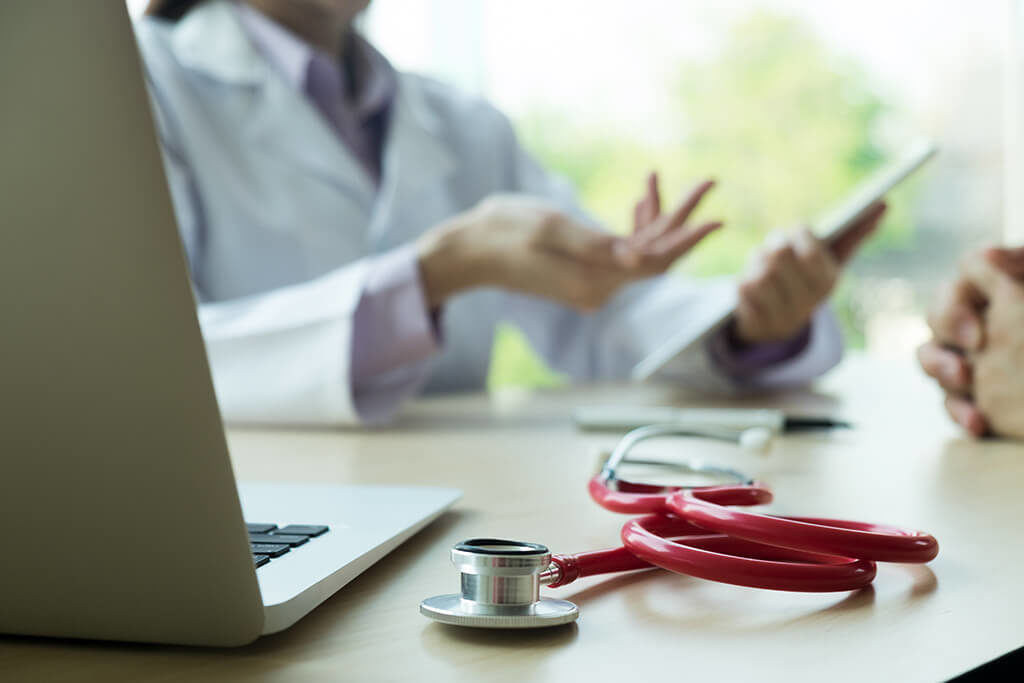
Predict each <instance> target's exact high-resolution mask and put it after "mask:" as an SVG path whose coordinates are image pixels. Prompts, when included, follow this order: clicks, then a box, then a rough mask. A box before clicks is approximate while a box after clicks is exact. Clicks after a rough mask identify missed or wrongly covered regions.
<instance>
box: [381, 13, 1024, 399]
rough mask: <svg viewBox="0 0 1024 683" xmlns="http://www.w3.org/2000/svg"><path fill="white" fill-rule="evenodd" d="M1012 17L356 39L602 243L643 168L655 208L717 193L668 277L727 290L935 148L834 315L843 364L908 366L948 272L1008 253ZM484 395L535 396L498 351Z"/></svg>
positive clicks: (864, 16)
mask: <svg viewBox="0 0 1024 683" xmlns="http://www.w3.org/2000/svg"><path fill="white" fill-rule="evenodd" d="M1014 5H1016V0H1015V3H1014ZM1010 7H1011V5H1010V4H1008V3H973V4H964V3H958V2H954V1H953V0H943V1H941V2H935V1H930V0H904V1H902V2H898V3H893V2H887V1H886V2H883V1H881V0H866V1H864V2H859V3H822V2H816V1H815V0H764V1H763V2H760V3H755V2H747V1H743V0H734V1H732V2H724V3H723V2H711V1H710V0H703V1H697V0H687V1H678V0H671V1H670V0H633V1H632V2H630V3H593V2H587V0H556V1H552V0H547V1H542V0H520V1H519V2H515V3H509V2H501V1H500V0H375V2H374V3H373V5H372V6H371V9H370V12H369V16H368V17H367V31H368V33H369V35H370V36H371V39H372V40H373V41H374V42H375V43H376V44H377V45H378V46H379V47H380V48H381V49H382V51H384V52H385V54H387V55H388V56H389V57H390V58H391V59H392V60H393V61H394V62H395V63H396V64H397V65H398V66H399V67H400V68H404V69H409V70H414V71H419V72H426V73H429V74H432V75H435V76H437V77H438V78H441V79H443V80H446V81H449V82H453V83H455V84H457V85H459V86H461V87H463V88H467V89H469V90H473V91H476V92H479V93H481V94H482V95H484V96H486V97H488V98H489V99H490V100H492V101H493V102H494V103H495V104H496V105H497V106H498V107H499V108H501V109H502V110H503V111H505V112H506V113H507V114H508V115H509V116H511V117H512V119H513V120H514V121H515V123H516V124H517V127H518V130H519V132H520V135H521V137H522V139H523V141H524V143H525V144H526V146H527V147H528V148H529V149H530V150H531V151H532V152H533V153H534V154H536V155H537V156H538V157H539V158H540V159H541V160H542V161H543V162H544V163H545V164H546V165H548V166H549V167H550V168H552V169H554V170H557V171H559V172H561V173H563V174H565V175H567V176H568V177H569V178H571V179H572V180H573V181H574V182H575V183H576V185H577V187H578V188H579V192H580V195H581V197H582V200H583V202H584V204H585V205H586V206H587V207H588V209H589V210H590V211H592V212H593V213H594V214H595V215H596V216H597V217H599V218H600V219H602V220H603V221H604V222H606V223H607V224H608V225H609V226H612V227H613V228H614V229H625V227H626V226H627V224H628V221H629V211H630V210H631V207H632V204H633V201H634V200H635V198H636V197H637V196H638V195H639V193H640V191H641V187H642V179H643V176H644V174H645V172H646V171H647V170H648V169H652V168H653V169H658V170H659V171H660V172H661V173H662V176H663V189H664V190H665V191H667V193H677V192H680V191H681V190H682V188H684V187H685V186H686V184H687V183H689V182H692V181H693V180H694V179H697V178H701V177H705V176H713V177H715V178H717V179H719V183H720V184H719V187H718V188H717V189H716V191H715V194H714V197H713V198H712V199H711V200H710V201H708V202H707V205H706V207H704V209H703V212H704V214H705V215H708V216H722V217H724V218H725V219H726V221H727V225H726V228H725V229H724V230H723V231H722V232H721V233H719V234H718V235H716V236H714V237H713V238H712V239H711V240H709V241H708V243H707V244H704V245H701V246H700V247H699V248H698V249H697V250H696V251H695V252H693V253H692V255H691V256H690V257H688V258H687V259H686V262H685V263H684V264H683V265H682V266H681V268H682V270H684V271H686V272H688V273H690V274H694V275H700V276H709V275H717V274H732V273H736V272H738V271H739V270H740V269H741V268H742V267H743V264H744V262H745V261H746V259H747V257H748V255H749V252H750V251H751V250H752V249H754V248H756V246H757V245H758V244H759V243H760V242H761V240H762V239H763V238H764V236H765V235H766V233H767V232H769V231H770V230H771V229H773V228H778V227H787V226H792V225H794V224H796V223H799V222H802V221H809V220H812V219H813V217H814V216H816V215H818V214H819V213H821V212H822V211H823V210H825V209H826V208H828V206H829V205H830V204H831V203H832V202H835V201H836V200H838V199H840V198H841V197H842V195H843V193H844V192H845V191H847V190H848V189H850V188H851V187H852V186H853V185H855V184H856V183H857V181H858V180H860V179H861V178H863V177H864V176H866V175H867V174H869V173H870V172H871V171H872V170H873V169H874V168H875V167H877V166H879V165H880V164H882V163H884V161H885V159H886V158H887V157H888V156H890V155H893V154H895V153H897V152H898V151H899V150H900V148H901V146H902V145H903V144H905V143H906V142H907V141H909V140H910V139H912V138H914V137H916V136H919V135H928V136H930V137H932V138H934V139H935V140H936V141H937V142H938V143H939V145H940V146H941V148H942V153H941V155H940V156H939V157H938V158H937V159H936V160H935V161H934V162H932V164H931V166H930V168H928V169H927V170H926V171H924V172H922V173H921V174H920V175H919V176H917V177H916V178H914V179H913V181H912V182H909V183H907V184H906V185H905V186H903V187H901V188H900V189H899V190H898V191H896V192H894V193H893V195H892V197H891V209H890V213H889V217H888V219H887V220H886V223H885V225H884V228H883V230H882V231H881V232H880V233H879V234H878V235H877V236H875V237H874V238H873V240H872V242H871V243H870V245H869V246H868V247H867V248H866V249H865V250H864V251H863V252H862V253H861V254H860V255H859V256H858V257H857V259H856V261H855V262H854V263H853V264H852V266H851V268H850V269H849V272H848V275H847V277H846V278H845V280H844V282H843V284H842V286H841V288H840V290H839V292H838V293H837V296H836V298H835V307H836V310H837V311H838V313H839V315H840V317H841V319H842V322H843V326H844V329H845V332H846V336H847V342H848V343H849V344H850V345H851V346H853V347H859V348H865V349H867V350H868V352H870V353H873V354H879V355H885V356H904V357H905V356H906V355H907V354H909V353H911V351H912V349H913V348H914V347H915V346H916V345H917V344H918V343H919V342H920V341H922V340H923V339H924V337H925V335H926V328H925V325H924V321H923V316H922V312H923V311H924V310H925V309H926V307H927V305H928V303H929V301H930V300H931V298H932V297H933V295H934V293H935V290H936V288H937V287H938V286H939V285H940V283H941V282H942V281H943V280H944V279H945V278H947V277H948V276H949V275H950V274H951V273H952V272H953V269H954V268H955V263H956V261H957V260H958V258H959V255H960V254H962V253H963V252H964V251H965V250H967V249H969V248H970V247H972V246H974V245H977V244H980V243H986V242H994V241H997V240H999V239H1000V236H1001V234H1002V230H1003V226H1004V206H1003V193H1004V169H1003V155H1002V150H1003V147H1004V142H1007V141H1013V140H1016V143H1015V144H1016V148H1020V147H1021V141H1020V140H1017V137H1019V136H1016V134H1015V133H1014V132H1013V127H1012V126H1005V125H1004V120H1005V119H1006V113H1007V112H1011V113H1013V116H1014V120H1016V118H1017V114H1019V113H1020V111H1022V110H1024V109H1022V108H1021V107H1018V108H1017V109H1016V110H1015V109H1014V108H1013V106H1012V103H1004V86H1006V85H1010V86H1012V84H1013V83H1016V79H1015V78H1013V76H1014V75H1017V74H1008V72H1007V71H1006V70H1004V63H1005V62H1006V61H1007V60H1006V59H1005V56H1004V47H1003V45H1004V42H1005V41H1004V37H1005V35H1006V33H1007V31H1006V28H1005V26H1006V25H1007V21H1008V18H1009V15H1010V11H1011V10H1010ZM1021 25H1024V24H1021ZM1010 45H1011V52H1012V48H1013V45H1014V43H1010ZM1019 70H1020V69H1019V68H1018V71H1019ZM1010 89H1013V88H1010ZM1014 92H1016V90H1014ZM1019 97H1020V94H1019V93H1017V94H1013V95H1012V97H1011V98H1008V99H1013V98H1019ZM1020 156H1021V155H1018V157H1020ZM1021 163H1024V160H1022V161H1021ZM1013 168H1014V166H1013V165H1012V164H1011V165H1010V169H1011V172H1012V169H1013ZM1020 175H1021V172H1017V177H1020ZM1016 203H1019V201H1018V202H1016ZM1016 203H1015V202H1009V203H1008V205H1007V207H1006V213H1008V214H1010V213H1012V211H1013V210H1014V207H1015V205H1016ZM1016 211H1017V214H1016V215H1018V216H1020V217H1019V218H1014V220H1015V221H1016V223H1017V224H1020V225H1024V208H1022V209H1017V210H1016ZM1010 218H1012V216H1009V215H1008V217H1007V220H1009V219H1010ZM1016 235H1017V236H1019V237H1024V234H1022V233H1021V232H1020V229H1018V232H1017V233H1016ZM492 379H493V380H494V381H495V382H496V383H498V384H504V383H522V382H526V383H530V382H536V381H544V380H547V379H550V378H548V377H547V376H546V375H545V374H544V373H543V371H540V370H538V366H537V363H536V361H535V360H534V359H532V358H530V357H529V354H528V353H527V352H526V350H525V346H524V343H523V341H522V339H520V338H517V337H516V336H515V334H513V333H509V332H506V333H505V334H503V335H502V338H501V339H500V340H499V344H498V348H497V351H496V357H495V372H494V375H493V378H492Z"/></svg>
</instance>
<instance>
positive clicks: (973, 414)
mask: <svg viewBox="0 0 1024 683" xmlns="http://www.w3.org/2000/svg"><path fill="white" fill-rule="evenodd" d="M946 412H948V413H949V416H950V417H952V418H953V421H954V422H956V423H957V424H959V425H960V426H961V427H963V428H964V429H966V430H967V432H968V433H969V434H970V435H971V436H975V437H978V436H984V435H985V434H986V433H987V432H988V422H987V421H986V420H985V416H984V415H982V414H981V411H980V410H978V406H976V405H974V404H973V403H972V402H971V401H969V400H968V399H966V398H964V397H962V396H955V395H950V396H947V397H946Z"/></svg>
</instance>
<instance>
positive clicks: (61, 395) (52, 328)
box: [0, 0, 459, 645]
mask: <svg viewBox="0 0 1024 683" xmlns="http://www.w3.org/2000/svg"><path fill="white" fill-rule="evenodd" d="M0 98H2V100H0V102H2V103H0V321H2V322H0V329H2V337H0V408H2V416H3V417H2V421H0V518H2V519H3V520H4V541H5V548H6V550H5V552H4V556H3V559H2V560H0V632H2V633H17V634H33V635H46V636H66V637H76V638H100V639H110V640H132V641H148V642H159V643H182V644H202V645H239V644H243V643H247V642H250V641H252V640H254V639H255V638H257V637H258V636H260V635H261V634H267V633H273V632H275V631H279V630H281V629H284V628H287V627H288V626H289V625H291V624H293V623H295V622H296V621H297V620H298V619H299V618H301V617H302V616H303V615H304V614H306V613H307V612H309V611H310V610H311V609H313V608H314V607H315V606H316V605H318V604H319V603H321V602H322V601H324V600H325V599H327V598H328V597H329V596H330V595H331V594H332V593H334V592H335V591H337V590H338V589H339V588H341V587H342V586H343V585H345V583H347V582H348V581H350V580H352V579H353V578H354V577H355V576H357V575H358V574H359V573H360V572H362V571H363V570H365V569H366V568H367V567H369V566H370V565H371V564H372V563H373V562H375V561H376V560H378V559H380V558H381V557H382V556H383V555H385V554H386V553H387V552H388V551H390V550H391V549H393V548H394V547H396V546H397V545H398V544H399V543H401V542H402V541H403V540H404V539H406V538H408V537H409V536H410V535H412V534H413V533H415V532H416V531H417V530H419V529H420V528H422V527H423V526H424V525H426V524H427V523H428V522H429V521H430V520H432V519H434V518H435V517H437V516H438V515H439V514H440V513H441V512H442V511H443V510H444V509H445V508H447V507H448V506H449V505H451V504H452V503H453V502H454V501H455V500H456V498H457V497H458V495H459V493H458V492H457V491H454V490H441V489H428V488H411V487H410V488H388V487H381V488H368V487H359V486H353V487H331V486H318V485H311V486H297V485H287V486H281V485H276V484H261V485H253V486H242V487H240V489H239V488H236V485H235V480H234V476H233V474H232V470H231V462H230V460H229V458H228V450H227V445H226V442H225V438H224V430H223V425H222V424H221V420H220V415H219V412H218V409H217V404H216V400H215V396H214V393H213V386H212V383H211V380H210V372H209V368H208V366H207V359H206V355H205V351H204V348H203V341H202V338H201V336H200V331H199V326H198V323H197V320H196V312H195V307H194V302H193V298H192V291H191V287H190V285H189V281H188V276H187V272H186V266H185V260H184V256H183V253H182V248H181V244H180V242H179V237H178V232H177V228H176V225H175V222H174V214H173V212H172V208H171V204H170V199H169V196H168V190H167V186H166V182H165V178H164V175H163V166H162V162H161V159H160V152H159V149H158V147H157V142H156V135H155V132H154V129H153V124H152V121H151V115H150V108H149V102H148V100H147V96H146V92H145V86H144V84H143V77H142V70H141V67H140V63H139V57H138V51H137V48H136V45H135V41H134V37H133V35H132V29H131V26H130V23H129V19H128V16H127V12H126V9H125V5H124V3H123V1H122V0H103V1H102V2H67V0H5V1H4V2H3V3H0ZM288 456H289V454H288V453H281V466H282V468H284V467H287V463H288ZM239 493H240V494H241V495H239ZM243 512H244V516H243ZM245 521H248V522H251V523H256V524H262V525H264V526H263V527H262V528H261V527H253V531H254V532H262V533H263V535H260V536H256V537H255V540H256V541H258V544H255V545H254V544H253V543H251V540H252V539H251V537H250V533H249V530H248V529H247V527H246V524H245ZM289 525H292V526H289ZM294 525H299V526H294ZM283 532H290V533H283ZM254 548H255V549H256V551H257V552H256V553H255V554H254V551H253V549H254ZM257 563H259V564H261V566H259V567H257V566H256V564H257Z"/></svg>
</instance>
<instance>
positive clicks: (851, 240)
mask: <svg viewBox="0 0 1024 683" xmlns="http://www.w3.org/2000/svg"><path fill="white" fill-rule="evenodd" d="M886 208H887V207H886V204H885V202H881V201H880V202H878V203H876V204H874V205H873V206H872V207H871V208H869V209H868V210H867V211H865V212H864V215H863V216H862V217H861V218H860V220H858V221H857V223H856V224H855V225H853V226H852V227H850V228H849V229H848V230H846V231H844V232H843V233H842V234H841V235H840V236H839V237H838V238H837V239H835V240H834V241H833V242H832V245H831V249H832V255H833V256H834V257H835V259H836V260H837V261H839V263H846V262H847V261H849V260H850V258H851V257H852V256H853V254H854V253H855V252H856V251H857V249H858V248H860V245H861V244H863V243H864V240H866V239H867V238H868V237H869V236H870V235H871V234H872V233H873V232H874V231H875V230H876V229H877V228H878V224H879V223H881V221H882V216H884V215H885V211H886Z"/></svg>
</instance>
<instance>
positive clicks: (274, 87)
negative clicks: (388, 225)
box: [172, 0, 376, 209]
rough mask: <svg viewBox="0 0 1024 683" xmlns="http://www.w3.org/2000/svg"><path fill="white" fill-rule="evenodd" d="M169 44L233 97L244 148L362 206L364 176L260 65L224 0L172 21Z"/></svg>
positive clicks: (369, 195)
mask: <svg viewBox="0 0 1024 683" xmlns="http://www.w3.org/2000/svg"><path fill="white" fill-rule="evenodd" d="M172 45H173V49H174V51H175V54H176V56H177V57H178V59H179V61H181V63H182V64H184V65H185V66H188V67H190V68H192V69H194V70H197V71H200V72H202V73H204V74H205V75H207V76H209V77H211V78H212V79H214V80H215V81H217V82H219V84H220V85H221V86H222V88H223V90H224V92H223V93H222V97H224V98H234V99H236V100H237V102H236V103H235V104H236V105H237V106H234V107H231V106H230V105H229V108H230V109H233V110H234V111H237V112H239V117H238V119H239V126H240V133H241V135H242V137H243V139H244V140H245V142H246V144H247V146H248V147H249V149H254V150H265V151H267V152H269V153H271V154H272V155H273V156H274V157H276V158H278V159H281V160H282V161H284V162H285V163H291V164H294V165H295V166H296V168H297V169H299V170H300V171H301V172H304V173H308V174H309V175H310V176H311V177H314V178H316V179H318V180H319V181H322V182H327V183H330V184H331V185H333V186H335V187H337V188H338V189H339V190H341V191H343V192H345V193H346V194H350V195H353V197H354V198H356V199H358V200H359V201H360V203H361V204H362V205H363V206H365V207H366V208H367V209H369V207H370V205H371V203H372V202H373V197H374V195H375V193H376V188H375V187H374V185H373V182H372V180H371V179H370V177H369V176H368V175H367V173H366V171H365V170H364V169H363V168H362V166H361V165H360V164H359V162H358V161H357V160H356V159H355V158H354V157H353V156H352V155H351V154H350V153H349V152H348V150H347V149H346V148H345V146H344V144H343V143H342V142H341V140H340V139H339V138H338V136H337V134H336V133H335V131H334V130H333V129H332V128H331V127H330V125H329V124H328V123H327V122H326V121H325V120H324V119H323V117H322V116H321V115H320V113H319V112H318V111H317V110H316V108H315V107H314V106H313V104H312V102H310V101H309V99H308V98H307V97H306V96H305V95H304V94H302V93H296V92H295V90H294V89H293V88H292V87H291V86H290V85H289V84H288V83H287V82H286V81H285V79H284V77H283V76H281V75H280V74H278V73H277V72H276V71H275V70H274V69H273V67H272V66H271V65H270V64H268V63H267V61H266V59H265V58H264V57H263V55H262V54H260V53H259V51H258V50H257V49H256V48H255V47H254V46H253V44H252V43H251V42H250V40H249V38H248V36H246V34H245V31H244V29H243V28H242V26H241V24H240V22H239V20H238V17H237V16H236V15H235V12H234V10H233V9H232V8H231V7H230V4H229V3H228V2H226V1H225V0H214V1H212V2H207V3H203V4H201V5H199V6H198V7H197V8H195V9H194V10H192V11H191V12H189V13H188V14H187V15H185V17H184V18H183V19H182V20H181V21H179V22H178V25H177V26H176V27H175V28H174V35H173V36H172Z"/></svg>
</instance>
